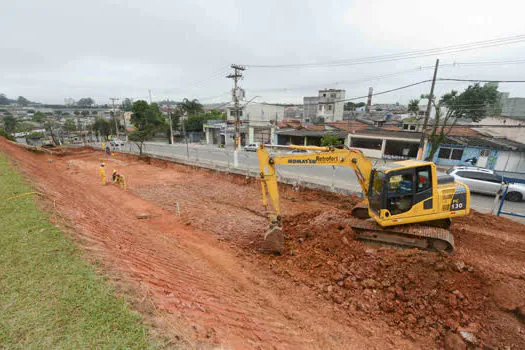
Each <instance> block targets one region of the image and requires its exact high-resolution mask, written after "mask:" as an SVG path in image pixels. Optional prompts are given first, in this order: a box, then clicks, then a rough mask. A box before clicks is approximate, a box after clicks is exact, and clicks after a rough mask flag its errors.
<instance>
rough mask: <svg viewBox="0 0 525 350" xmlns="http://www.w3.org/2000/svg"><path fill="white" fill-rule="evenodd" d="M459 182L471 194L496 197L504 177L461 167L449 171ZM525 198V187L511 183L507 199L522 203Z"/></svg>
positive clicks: (492, 171) (482, 169) (483, 170)
mask: <svg viewBox="0 0 525 350" xmlns="http://www.w3.org/2000/svg"><path fill="white" fill-rule="evenodd" d="M447 174H449V175H452V176H453V177H454V178H455V179H456V180H458V181H459V182H462V183H464V184H465V185H467V186H468V187H469V189H470V192H474V193H483V194H490V195H496V193H498V191H499V189H500V188H501V185H502V184H503V176H501V175H498V174H497V173H496V172H494V170H490V169H485V168H477V167H468V166H459V167H454V168H451V169H448V170H447ZM523 198H525V185H523V184H517V183H510V184H509V189H508V191H507V196H506V199H507V200H509V201H512V202H520V201H522V200H523Z"/></svg>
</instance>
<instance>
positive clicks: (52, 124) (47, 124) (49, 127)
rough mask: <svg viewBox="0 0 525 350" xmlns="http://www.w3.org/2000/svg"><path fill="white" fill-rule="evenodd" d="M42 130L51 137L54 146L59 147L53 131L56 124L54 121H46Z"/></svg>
mask: <svg viewBox="0 0 525 350" xmlns="http://www.w3.org/2000/svg"><path fill="white" fill-rule="evenodd" d="M44 129H46V131H47V132H48V133H49V134H50V135H51V138H52V139H53V143H54V144H55V145H59V144H60V141H59V140H58V138H57V136H56V133H55V130H56V129H57V122H56V120H54V119H47V120H46V122H45V123H44Z"/></svg>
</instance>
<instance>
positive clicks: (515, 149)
mask: <svg viewBox="0 0 525 350" xmlns="http://www.w3.org/2000/svg"><path fill="white" fill-rule="evenodd" d="M429 153H430V147H427V149H426V155H427V156H428V154H429ZM473 158H475V159H476V160H477V163H476V166H478V167H482V168H487V169H494V170H499V171H505V172H515V173H525V144H522V143H519V142H515V141H511V140H508V139H503V138H493V137H485V136H481V135H480V136H478V137H472V136H447V137H446V138H445V141H444V142H443V143H442V144H441V145H440V146H439V148H438V150H437V151H436V153H435V154H434V158H433V159H432V161H433V162H434V163H436V164H438V165H448V166H454V165H470V164H469V163H468V162H467V160H469V159H473Z"/></svg>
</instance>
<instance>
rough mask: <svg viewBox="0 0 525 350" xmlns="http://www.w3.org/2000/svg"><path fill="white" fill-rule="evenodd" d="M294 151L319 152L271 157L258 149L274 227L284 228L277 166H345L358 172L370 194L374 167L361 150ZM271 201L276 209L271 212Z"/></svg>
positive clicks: (364, 188) (263, 149) (266, 201)
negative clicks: (369, 189)
mask: <svg viewBox="0 0 525 350" xmlns="http://www.w3.org/2000/svg"><path fill="white" fill-rule="evenodd" d="M289 149H292V150H294V149H295V150H310V151H317V152H312V153H298V154H282V155H274V156H271V155H270V154H269V153H268V152H267V150H266V147H265V146H264V145H261V146H260V147H259V148H258V149H257V156H258V158H259V167H260V177H261V190H262V199H263V204H264V206H265V208H266V210H267V212H268V218H269V220H270V227H275V226H278V227H280V226H281V207H280V202H279V191H278V185H277V174H276V169H275V167H276V166H277V165H286V166H305V165H307V166H343V167H349V168H352V169H354V171H355V174H356V176H357V180H358V181H359V184H360V185H361V189H362V191H363V193H364V194H365V196H366V194H367V192H368V186H369V182H370V174H371V171H372V163H371V162H370V160H368V159H367V158H366V157H365V156H364V155H363V153H362V152H361V151H360V150H358V149H353V148H335V147H316V146H290V147H289ZM268 199H269V200H270V202H271V205H272V209H273V210H269V209H270V208H268V204H269V203H268Z"/></svg>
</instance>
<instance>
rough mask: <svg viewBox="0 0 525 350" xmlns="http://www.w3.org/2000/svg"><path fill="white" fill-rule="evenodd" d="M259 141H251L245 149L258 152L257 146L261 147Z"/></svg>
mask: <svg viewBox="0 0 525 350" xmlns="http://www.w3.org/2000/svg"><path fill="white" fill-rule="evenodd" d="M259 145H260V144H259V143H257V142H256V143H250V144H249V145H246V146H244V150H245V151H246V152H257V148H259Z"/></svg>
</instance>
